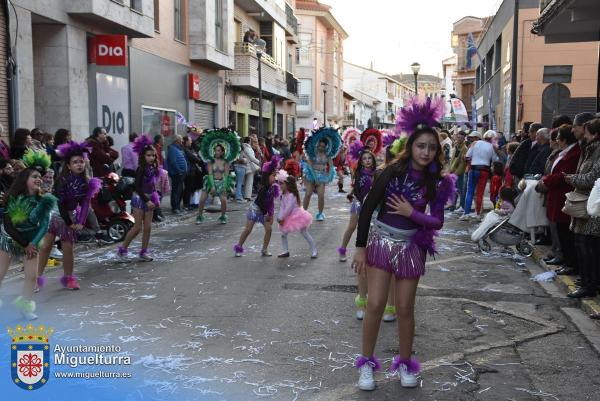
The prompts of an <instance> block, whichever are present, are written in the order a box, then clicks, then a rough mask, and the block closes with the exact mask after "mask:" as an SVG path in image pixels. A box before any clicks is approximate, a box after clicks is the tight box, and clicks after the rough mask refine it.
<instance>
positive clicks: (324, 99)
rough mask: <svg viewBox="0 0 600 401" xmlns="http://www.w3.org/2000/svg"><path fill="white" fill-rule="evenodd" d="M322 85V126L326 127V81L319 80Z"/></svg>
mask: <svg viewBox="0 0 600 401" xmlns="http://www.w3.org/2000/svg"><path fill="white" fill-rule="evenodd" d="M321 86H322V87H323V126H324V127H327V82H321Z"/></svg>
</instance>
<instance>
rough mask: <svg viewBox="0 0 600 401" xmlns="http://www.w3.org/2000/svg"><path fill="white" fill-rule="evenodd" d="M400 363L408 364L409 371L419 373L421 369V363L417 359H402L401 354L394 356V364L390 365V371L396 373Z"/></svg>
mask: <svg viewBox="0 0 600 401" xmlns="http://www.w3.org/2000/svg"><path fill="white" fill-rule="evenodd" d="M400 365H404V366H406V370H407V371H408V372H409V373H419V372H420V371H421V364H420V363H419V361H417V360H416V359H412V358H411V359H402V358H400V355H397V356H395V357H394V360H393V361H392V365H391V366H390V372H392V373H394V372H397V371H398V369H400Z"/></svg>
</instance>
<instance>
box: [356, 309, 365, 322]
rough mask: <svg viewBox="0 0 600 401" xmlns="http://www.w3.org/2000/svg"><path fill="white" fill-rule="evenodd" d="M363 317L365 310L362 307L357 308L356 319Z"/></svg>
mask: <svg viewBox="0 0 600 401" xmlns="http://www.w3.org/2000/svg"><path fill="white" fill-rule="evenodd" d="M364 318H365V310H364V309H357V310H356V319H358V320H363V319H364Z"/></svg>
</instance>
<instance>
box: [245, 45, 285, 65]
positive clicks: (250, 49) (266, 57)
mask: <svg viewBox="0 0 600 401" xmlns="http://www.w3.org/2000/svg"><path fill="white" fill-rule="evenodd" d="M235 54H253V55H255V56H256V48H255V47H254V43H246V42H244V43H241V42H236V43H235ZM260 59H261V60H262V61H263V62H264V63H266V64H269V65H270V66H271V67H273V68H279V66H278V65H277V63H276V62H275V59H274V58H273V57H271V55H270V54H268V53H264V52H263V54H262V55H261V57H260Z"/></svg>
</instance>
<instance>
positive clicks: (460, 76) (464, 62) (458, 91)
mask: <svg viewBox="0 0 600 401" xmlns="http://www.w3.org/2000/svg"><path fill="white" fill-rule="evenodd" d="M489 20H490V18H489V17H485V18H478V17H473V16H466V17H463V18H461V19H459V20H458V21H456V22H455V23H454V24H453V26H452V34H451V46H452V51H453V52H454V54H455V55H456V68H455V71H454V76H453V77H452V80H453V81H454V91H455V93H454V94H455V95H456V97H458V98H460V99H461V100H462V101H463V102H464V104H465V107H466V108H467V112H468V113H469V115H470V114H471V112H472V103H473V102H472V101H471V99H472V98H473V96H474V95H475V59H476V58H477V57H476V56H475V55H470V57H469V55H468V52H467V49H468V40H469V35H470V36H471V37H472V38H473V42H474V43H478V42H479V39H480V38H481V35H482V34H483V32H484V30H485V27H486V24H487V22H488V21H489Z"/></svg>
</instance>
